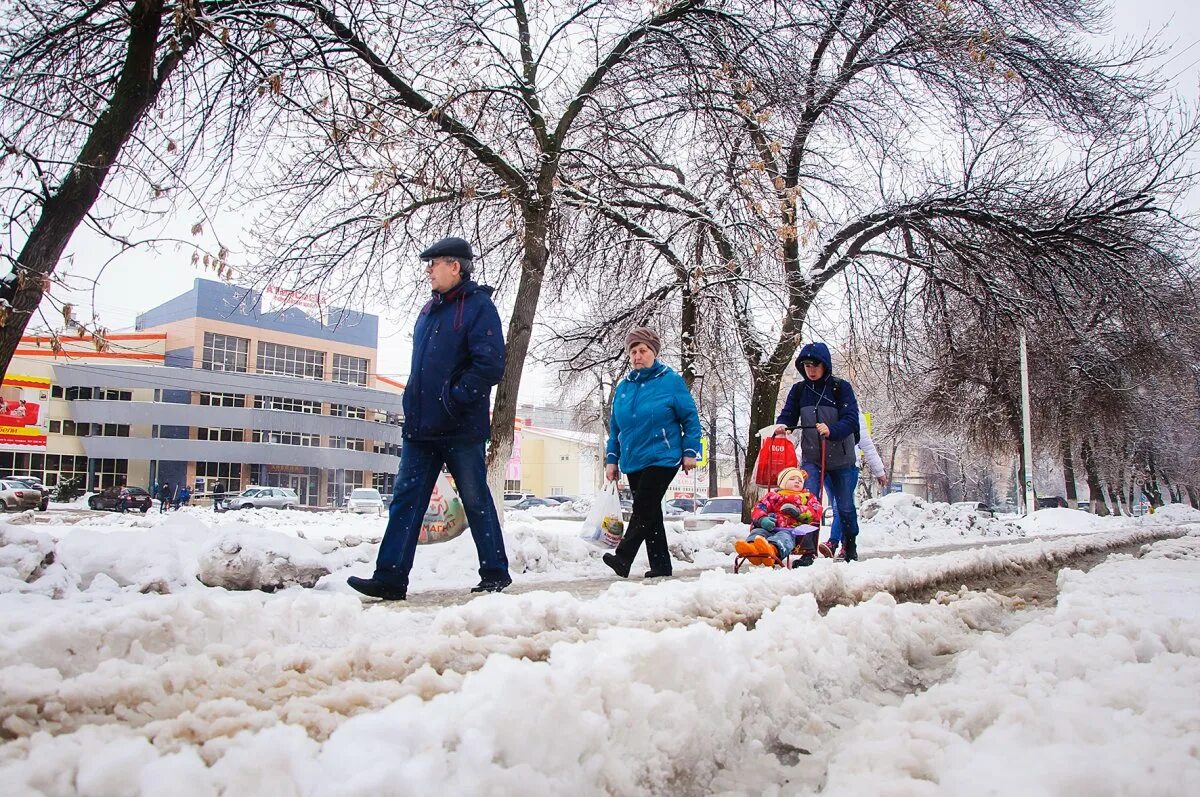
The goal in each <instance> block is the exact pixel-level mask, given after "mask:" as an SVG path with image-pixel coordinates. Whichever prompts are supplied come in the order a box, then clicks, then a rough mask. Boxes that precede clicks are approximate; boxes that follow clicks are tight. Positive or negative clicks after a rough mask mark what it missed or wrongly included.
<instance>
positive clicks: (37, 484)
mask: <svg viewBox="0 0 1200 797" xmlns="http://www.w3.org/2000/svg"><path fill="white" fill-rule="evenodd" d="M0 479H3V480H4V481H7V482H21V484H27V485H29V486H30V487H32V488H33V489H35V490H38V491H39V492H41V494H42V501H41V503H40V504H38V511H39V512H45V511H46V508H47V507H49V506H50V488H49V487H47V486H46V485H44V484H42V480H41V479H39V478H38V477H37V476H0Z"/></svg>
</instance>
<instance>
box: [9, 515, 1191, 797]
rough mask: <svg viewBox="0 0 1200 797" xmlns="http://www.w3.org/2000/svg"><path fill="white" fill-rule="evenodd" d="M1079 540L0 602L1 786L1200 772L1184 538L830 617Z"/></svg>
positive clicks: (323, 785)
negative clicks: (637, 570)
mask: <svg viewBox="0 0 1200 797" xmlns="http://www.w3.org/2000/svg"><path fill="white" fill-rule="evenodd" d="M1152 533H1153V532H1152V531H1149V530H1136V529H1133V530H1125V531H1121V532H1113V533H1109V534H1105V535H1102V537H1103V539H1102V540H1094V541H1090V542H1092V543H1094V544H1100V543H1103V544H1106V545H1120V544H1126V543H1130V542H1137V541H1140V540H1145V539H1149V538H1150V537H1151V535H1152ZM1087 544H1089V540H1087V539H1083V538H1071V539H1068V540H1056V541H1053V542H1044V541H1033V542H1028V543H1022V544H1018V545H1013V546H1002V547H991V548H988V549H986V550H972V551H957V552H953V553H949V554H941V555H938V556H931V557H926V558H921V559H909V560H903V559H894V560H874V561H870V562H862V563H859V564H857V565H849V566H846V565H842V566H838V565H835V564H833V563H828V562H826V563H819V564H818V565H816V566H814V567H813V568H809V569H807V570H806V571H803V572H784V571H757V572H755V573H752V574H749V575H744V576H735V575H732V574H728V573H718V572H713V573H706V574H705V575H704V576H703V577H702V578H701V579H699V580H698V581H691V582H667V583H661V584H656V585H653V586H646V585H641V584H637V583H630V582H618V583H614V584H613V586H611V587H610V588H609V589H608V590H606V591H605V592H603V593H601V594H600V595H599V596H597V597H595V598H594V599H590V600H588V599H582V598H579V597H576V596H573V595H570V594H568V593H563V592H535V593H527V594H520V595H489V596H484V597H481V598H478V599H476V600H473V601H471V602H470V603H468V604H466V605H463V606H454V607H447V608H442V609H437V610H434V611H433V612H421V611H412V610H404V609H400V610H397V608H396V607H394V606H364V604H362V603H361V602H359V601H358V600H355V599H352V598H349V597H347V596H343V595H334V594H328V593H323V592H320V591H317V592H313V591H296V590H291V591H285V592H283V593H280V594H278V595H276V596H267V595H265V594H263V593H226V592H223V591H212V590H194V591H190V592H187V593H183V594H178V595H169V596H157V595H138V594H132V593H119V594H113V595H107V596H99V595H80V596H79V597H77V598H76V599H74V600H72V601H48V600H45V599H44V598H39V597H36V596H22V595H6V596H0V609H3V611H0V718H2V719H0V723H2V725H3V727H4V729H5V732H6V734H5V740H4V741H3V743H2V744H0V779H2V782H4V783H5V784H6V789H7V790H10V791H12V792H13V793H44V794H73V793H89V794H105V793H108V794H124V793H145V794H171V795H182V796H183V797H187V795H193V794H194V795H201V794H205V795H207V794H215V793H227V794H288V793H304V794H312V795H327V794H328V795H333V794H337V795H360V794H361V795H368V794H379V793H386V792H395V791H403V792H406V793H408V792H411V793H419V794H431V793H447V794H482V793H497V794H505V793H518V792H519V793H521V794H527V795H557V794H563V793H576V794H585V795H599V794H630V795H641V794H661V793H664V789H665V790H667V791H670V792H671V793H714V792H725V793H736V794H770V793H780V788H781V786H780V784H785V783H786V784H788V785H787V790H788V791H787V793H797V794H804V793H815V792H817V791H818V790H820V789H822V787H824V788H825V790H826V791H832V792H834V793H839V794H864V793H896V794H900V793H918V792H919V793H926V792H946V793H966V792H970V791H977V790H978V784H979V783H980V782H986V783H987V784H988V786H989V788H991V789H992V790H994V791H996V792H997V793H1021V792H1030V793H1106V794H1112V793H1125V794H1134V793H1191V792H1194V791H1195V789H1194V788H1193V787H1195V786H1197V785H1198V784H1200V780H1198V778H1200V762H1198V761H1197V759H1196V758H1195V756H1194V755H1192V754H1191V753H1190V752H1189V751H1191V750H1194V749H1196V746H1197V745H1198V744H1200V739H1198V738H1197V735H1198V734H1200V730H1198V728H1197V726H1196V724H1195V721H1194V714H1195V711H1194V706H1195V697H1194V683H1195V681H1196V679H1197V678H1200V670H1198V669H1197V662H1200V647H1198V646H1197V643H1196V642H1195V640H1197V639H1200V595H1198V594H1197V593H1196V592H1195V590H1194V584H1195V583H1196V580H1197V578H1200V560H1198V559H1197V557H1198V556H1200V537H1189V538H1187V539H1186V540H1183V541H1173V543H1172V544H1173V545H1176V547H1177V548H1179V549H1180V550H1182V551H1185V552H1187V553H1186V555H1185V557H1184V558H1174V559H1170V558H1156V557H1152V556H1150V554H1149V553H1148V554H1147V555H1146V556H1145V557H1144V558H1143V559H1140V560H1139V559H1134V558H1133V557H1129V556H1120V557H1114V558H1113V560H1112V561H1111V562H1110V564H1106V565H1103V566H1101V567H1099V568H1097V569H1096V570H1094V571H1093V572H1092V573H1091V574H1088V575H1083V574H1076V573H1067V574H1065V575H1064V576H1062V577H1061V584H1062V588H1063V595H1062V597H1061V599H1060V603H1059V606H1058V607H1057V609H1055V610H1053V611H1052V612H1048V611H1037V612H1027V613H1024V614H1022V615H1013V614H1012V612H1011V610H1012V609H1013V608H1014V607H1015V606H1016V605H1017V604H1015V603H1014V602H1013V601H1011V600H1009V599H1005V598H1002V597H1000V596H997V595H981V594H962V595H959V594H943V595H942V596H940V598H939V600H938V601H933V602H929V603H925V604H918V603H899V604H898V603H897V602H896V601H895V599H893V598H892V597H891V596H889V595H886V594H880V595H876V596H875V597H873V598H870V599H869V600H867V601H866V602H865V603H861V604H859V605H854V606H839V607H835V608H834V609H833V610H831V611H830V612H829V613H828V614H827V615H822V614H821V613H820V611H819V605H818V600H820V601H821V602H822V603H824V602H826V601H827V600H828V599H830V598H835V599H842V600H845V599H853V600H858V599H861V598H863V597H865V596H867V595H870V594H871V593H872V591H873V590H874V589H876V588H878V587H879V586H881V585H888V586H889V587H890V588H892V589H894V590H896V591H898V592H902V591H905V590H912V589H914V588H916V587H918V586H920V585H922V584H928V583H932V582H933V581H936V580H937V579H939V578H940V579H944V578H945V577H946V575H947V574H949V573H960V572H962V573H965V572H968V571H974V572H988V571H989V569H991V570H995V569H1003V570H1012V569H1017V568H1022V567H1027V566H1028V565H1029V564H1030V563H1032V562H1037V561H1047V560H1050V561H1053V560H1054V559H1055V558H1058V557H1062V556H1064V555H1067V554H1068V553H1069V552H1071V551H1074V550H1079V548H1080V546H1084V545H1087ZM1161 545H1165V543H1157V544H1155V546H1153V548H1151V549H1150V550H1151V552H1153V551H1156V550H1157V549H1158V548H1159V546H1161ZM1020 622H1024V623H1025V624H1024V625H1023V626H1021V627H1019V628H1016V626H1017V625H1018V624H1019V623H1020ZM1014 628H1015V630H1014ZM1010 633H1011V636H1006V635H1007V634H1010ZM697 662H703V666H694V664H695V663H697ZM914 692H915V693H916V694H913V693H914ZM1185 707H1193V710H1188V709H1186V708H1185ZM1181 709H1184V710H1181ZM665 729H669V730H665ZM1013 761H1021V762H1022V766H1020V767H1014V766H1013V765H1012V762H1013ZM1098 761H1102V762H1105V766H1103V767H1098V766H1097V765H1096V762H1098ZM1101 775H1103V776H1104V777H1105V780H1104V781H1103V782H1098V781H1097V778H1098V777H1099V776H1101ZM968 777H970V778H971V779H970V780H967V778H968ZM981 778H983V779H984V780H983V781H981V780H980V779H981Z"/></svg>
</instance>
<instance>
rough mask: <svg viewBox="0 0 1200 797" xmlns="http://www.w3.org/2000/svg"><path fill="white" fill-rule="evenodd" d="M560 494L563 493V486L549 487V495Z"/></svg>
mask: <svg viewBox="0 0 1200 797" xmlns="http://www.w3.org/2000/svg"><path fill="white" fill-rule="evenodd" d="M562 494H563V488H561V487H551V488H550V495H562Z"/></svg>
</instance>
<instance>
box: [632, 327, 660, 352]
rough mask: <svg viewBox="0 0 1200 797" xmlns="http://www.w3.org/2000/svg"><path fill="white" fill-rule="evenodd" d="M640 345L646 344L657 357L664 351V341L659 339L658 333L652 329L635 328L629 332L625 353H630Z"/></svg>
mask: <svg viewBox="0 0 1200 797" xmlns="http://www.w3.org/2000/svg"><path fill="white" fill-rule="evenodd" d="M638 343H645V344H646V345H647V346H648V347H650V350H651V351H652V352H654V356H655V357H657V356H658V353H659V351H661V350H662V341H661V340H659V339H658V333H657V332H655V331H654V330H653V329H651V328H650V327H634V328H633V329H631V330H629V334H628V335H626V336H625V351H629V350H630V349H631V348H633V347H634V346H635V345H636V344H638Z"/></svg>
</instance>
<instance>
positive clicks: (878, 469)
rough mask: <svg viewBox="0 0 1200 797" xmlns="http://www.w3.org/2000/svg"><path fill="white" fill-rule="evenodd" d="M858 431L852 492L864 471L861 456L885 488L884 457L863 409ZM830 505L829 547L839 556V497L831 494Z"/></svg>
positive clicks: (841, 554) (859, 417) (880, 484)
mask: <svg viewBox="0 0 1200 797" xmlns="http://www.w3.org/2000/svg"><path fill="white" fill-rule="evenodd" d="M858 432H859V438H858V445H857V446H856V447H855V460H854V486H853V488H852V492H853V491H857V489H858V480H859V476H860V474H861V471H862V465H861V464H860V462H859V459H860V458H861V459H862V460H864V461H865V462H866V465H867V468H868V469H870V471H871V476H872V477H873V478H874V479H875V481H876V482H877V483H878V484H879V488H880V489H883V488H884V487H887V484H888V477H887V471H886V470H885V469H884V467H883V458H882V457H880V456H879V450H878V449H877V448H875V441H874V440H873V439H871V431H870V430H869V429H868V428H867V418H866V416H865V415H863V414H862V412H861V411H860V412H859V413H858ZM829 505H830V507H831V508H832V509H833V522H832V523H831V524H830V526H829V547H830V548H831V549H832V550H833V551H834V552H835V553H838V555H839V556H843V555H844V552H838V544H839V543H841V541H842V518H841V515H839V514H838V511H837V499H836V498H834V497H833V496H830V501H829Z"/></svg>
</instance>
